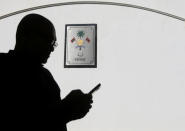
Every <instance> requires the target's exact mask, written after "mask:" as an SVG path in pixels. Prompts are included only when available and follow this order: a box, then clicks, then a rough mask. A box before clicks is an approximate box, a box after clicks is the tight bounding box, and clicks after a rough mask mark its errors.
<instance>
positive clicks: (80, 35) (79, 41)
mask: <svg viewBox="0 0 185 131" xmlns="http://www.w3.org/2000/svg"><path fill="white" fill-rule="evenodd" d="M84 36H85V32H84V31H83V30H79V31H77V33H76V37H77V38H75V37H73V38H72V39H71V43H72V44H76V47H75V48H77V49H78V50H79V51H80V52H79V53H78V56H80V57H82V56H83V51H82V48H83V49H85V44H86V43H90V41H91V40H90V38H88V37H86V38H85V39H84ZM85 41H86V42H85Z"/></svg>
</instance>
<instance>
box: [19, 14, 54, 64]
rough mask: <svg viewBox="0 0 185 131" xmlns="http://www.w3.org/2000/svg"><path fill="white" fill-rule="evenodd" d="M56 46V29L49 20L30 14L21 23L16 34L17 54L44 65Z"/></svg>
mask: <svg viewBox="0 0 185 131" xmlns="http://www.w3.org/2000/svg"><path fill="white" fill-rule="evenodd" d="M55 46H56V33H55V28H54V26H53V24H52V23H51V22H50V21H49V20H48V19H46V18H45V17H43V16H41V15H38V14H29V15H26V16H25V17H24V18H23V19H22V20H21V21H20V23H19V25H18V28H17V32H16V45H15V52H16V53H19V54H21V55H24V57H25V58H26V59H28V60H30V61H31V62H37V63H41V64H44V63H46V62H47V59H48V58H49V56H50V53H51V52H52V51H54V47H55Z"/></svg>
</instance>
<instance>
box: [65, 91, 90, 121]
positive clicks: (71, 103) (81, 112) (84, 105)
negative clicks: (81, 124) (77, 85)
mask: <svg viewBox="0 0 185 131" xmlns="http://www.w3.org/2000/svg"><path fill="white" fill-rule="evenodd" d="M62 101H63V102H64V103H65V104H64V108H65V113H66V114H65V116H66V118H67V121H68V122H69V121H72V120H76V119H80V118H83V117H84V116H85V115H86V114H87V113H88V112H89V109H90V108H91V107H92V106H91V104H92V103H93V101H92V95H91V94H84V93H83V92H82V91H81V90H73V91H71V92H70V93H69V94H68V95H67V96H66V97H65V98H64V99H63V100H62Z"/></svg>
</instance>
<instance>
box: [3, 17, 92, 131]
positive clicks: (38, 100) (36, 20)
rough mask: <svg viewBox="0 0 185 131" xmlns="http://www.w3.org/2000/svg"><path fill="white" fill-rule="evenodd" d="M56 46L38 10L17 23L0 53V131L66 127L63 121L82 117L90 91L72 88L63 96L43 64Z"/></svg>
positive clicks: (61, 129)
mask: <svg viewBox="0 0 185 131" xmlns="http://www.w3.org/2000/svg"><path fill="white" fill-rule="evenodd" d="M55 46H56V33H55V28H54V26H53V24H52V23H51V22H50V21H49V20H48V19H46V18H45V17H43V16H41V15H38V14H29V15H26V16H25V17H24V18H23V19H22V20H21V22H20V23H19V25H18V28H17V32H16V45H15V48H14V50H10V51H9V52H8V53H0V90H1V91H0V104H1V106H0V107H1V111H0V113H1V114H0V119H1V126H0V130H1V131H12V130H19V131H23V130H24V131H28V130H30V131H66V130H67V129H66V124H67V123H68V122H70V121H72V120H76V119H80V118H83V117H84V116H85V115H86V114H87V113H88V111H89V109H90V108H91V104H92V95H89V94H84V93H83V92H82V91H81V90H73V91H71V93H69V95H67V96H66V97H65V98H64V99H63V100H61V98H60V88H59V86H58V85H57V83H56V82H55V80H54V78H53V76H52V75H51V73H50V72H49V71H48V70H47V69H46V68H45V67H44V66H43V64H45V63H46V62H47V59H48V58H49V56H50V53H51V52H52V51H54V48H55Z"/></svg>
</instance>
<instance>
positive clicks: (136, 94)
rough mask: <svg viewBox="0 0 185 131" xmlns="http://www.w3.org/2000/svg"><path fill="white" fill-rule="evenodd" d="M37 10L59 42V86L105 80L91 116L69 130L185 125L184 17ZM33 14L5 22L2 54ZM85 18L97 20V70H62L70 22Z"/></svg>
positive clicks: (55, 69)
mask: <svg viewBox="0 0 185 131" xmlns="http://www.w3.org/2000/svg"><path fill="white" fill-rule="evenodd" d="M158 2H159V1H158ZM166 2H167V1H163V2H161V6H162V5H163V6H165V4H164V3H166ZM170 2H171V1H170ZM170 2H169V3H170ZM159 3H160V2H159ZM167 3H168V2H167ZM136 4H137V3H136ZM159 5H160V4H159ZM179 7H180V5H179ZM183 11H184V12H185V10H184V9H183ZM33 12H34V13H39V14H41V15H44V16H46V17H47V18H49V19H50V20H51V21H52V22H53V23H54V25H55V27H56V31H57V39H58V43H59V46H58V48H57V49H56V50H55V52H54V53H53V54H52V55H51V58H50V59H49V61H48V64H47V65H46V67H47V68H49V69H50V71H51V72H52V74H53V75H54V77H55V79H56V81H57V82H58V84H59V85H60V87H61V93H62V94H61V95H62V97H64V96H65V95H66V94H67V93H69V92H70V90H72V89H77V88H80V89H82V90H83V91H84V92H88V91H89V90H90V89H92V88H93V87H94V86H95V85H96V84H97V83H99V82H101V83H102V88H101V90H99V91H98V92H96V94H95V95H94V104H93V108H92V110H91V111H90V113H89V114H88V115H87V116H86V117H85V118H84V119H81V120H78V121H74V122H71V123H69V124H68V129H69V131H87V130H88V131H156V130H157V131H175V130H177V131H184V130H185V124H184V123H185V104H184V101H185V37H184V36H185V30H184V29H185V28H184V27H185V26H184V22H181V21H178V20H175V19H172V18H168V17H165V16H161V15H159V14H155V13H151V12H146V11H142V10H138V9H132V8H126V7H116V6H103V5H76V6H63V7H57V8H48V9H43V10H37V11H32V12H28V13H33ZM28 13H23V14H20V15H16V16H12V17H9V18H7V19H4V20H0V36H1V44H0V47H1V48H0V51H1V52H2V51H3V52H7V51H8V50H9V49H10V48H13V47H14V44H15V30H16V26H17V24H18V22H19V21H20V19H21V18H22V17H23V16H24V15H25V14H28ZM184 16H185V14H184ZM78 23H97V25H98V41H97V44H98V67H97V68H96V69H76V68H75V69H66V68H63V61H64V33H65V32H64V27H65V24H78Z"/></svg>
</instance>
